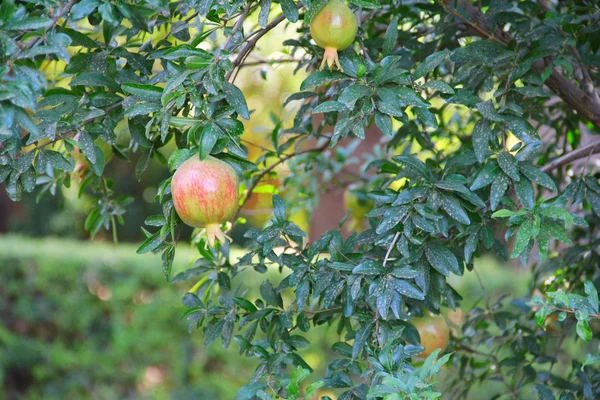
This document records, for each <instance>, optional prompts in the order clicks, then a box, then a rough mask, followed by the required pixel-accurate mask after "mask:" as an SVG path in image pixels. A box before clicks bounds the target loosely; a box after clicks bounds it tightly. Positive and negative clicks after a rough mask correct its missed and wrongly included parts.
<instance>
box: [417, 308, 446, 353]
mask: <svg viewBox="0 0 600 400" xmlns="http://www.w3.org/2000/svg"><path fill="white" fill-rule="evenodd" d="M413 325H414V326H415V328H417V331H418V332H419V337H420V338H421V346H423V347H425V350H423V352H422V353H421V354H419V356H418V358H422V359H425V358H427V357H428V356H429V355H430V354H431V353H433V351H434V350H436V349H442V351H444V349H445V348H446V346H448V342H449V341H450V327H449V326H448V323H447V322H446V319H445V318H444V317H443V316H441V315H434V314H430V315H426V316H424V317H422V318H416V319H415V320H414V321H413Z"/></svg>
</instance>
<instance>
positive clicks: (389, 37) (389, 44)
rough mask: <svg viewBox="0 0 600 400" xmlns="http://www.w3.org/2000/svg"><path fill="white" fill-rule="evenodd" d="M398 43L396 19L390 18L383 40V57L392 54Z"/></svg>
mask: <svg viewBox="0 0 600 400" xmlns="http://www.w3.org/2000/svg"><path fill="white" fill-rule="evenodd" d="M396 42H398V17H396V16H395V17H394V18H392V20H391V21H390V23H389V25H388V27H387V29H386V30H385V36H384V38H383V55H384V56H389V55H390V54H392V53H393V52H394V49H395V48H396Z"/></svg>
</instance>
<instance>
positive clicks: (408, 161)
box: [392, 156, 434, 181]
mask: <svg viewBox="0 0 600 400" xmlns="http://www.w3.org/2000/svg"><path fill="white" fill-rule="evenodd" d="M392 159H393V160H394V161H396V162H397V163H399V164H401V165H402V166H403V167H404V168H405V170H407V171H408V172H410V173H411V174H413V175H417V176H418V177H421V178H424V179H427V180H430V181H433V180H434V178H433V175H432V174H431V171H430V170H429V168H427V166H426V165H425V163H424V162H423V161H421V160H419V159H418V158H417V157H414V156H394V157H392Z"/></svg>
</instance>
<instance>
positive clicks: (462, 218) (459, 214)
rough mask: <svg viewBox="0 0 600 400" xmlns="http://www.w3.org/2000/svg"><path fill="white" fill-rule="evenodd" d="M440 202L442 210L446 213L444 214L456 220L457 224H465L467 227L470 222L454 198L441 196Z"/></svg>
mask: <svg viewBox="0 0 600 400" xmlns="http://www.w3.org/2000/svg"><path fill="white" fill-rule="evenodd" d="M441 202H442V208H443V209H444V211H446V213H447V214H448V215H449V216H450V217H452V218H454V219H455V220H457V221H458V222H460V223H463V224H466V225H469V224H470V223H471V220H470V219H469V216H468V215H467V212H466V211H465V209H464V208H463V207H462V205H461V204H460V201H458V199H457V198H456V197H454V196H449V195H446V194H442V195H441Z"/></svg>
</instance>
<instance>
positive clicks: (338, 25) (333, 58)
mask: <svg viewBox="0 0 600 400" xmlns="http://www.w3.org/2000/svg"><path fill="white" fill-rule="evenodd" d="M357 31H358V21H357V19H356V16H355V15H354V13H353V12H352V10H350V8H348V6H346V5H345V4H344V3H343V1H341V0H332V1H330V2H329V3H327V4H326V5H325V6H324V7H323V8H321V10H319V12H318V13H317V14H316V15H315V16H314V18H313V19H312V21H311V23H310V34H311V35H312V38H313V39H314V40H315V42H317V44H318V45H319V46H320V47H322V48H323V49H325V54H324V55H323V61H322V62H321V69H323V67H324V66H325V64H327V66H329V68H330V69H331V68H333V66H334V65H336V66H337V67H338V68H339V69H340V70H342V67H341V66H340V64H339V60H338V50H344V49H346V48H348V47H349V46H350V45H351V44H352V42H354V38H355V37H356V32H357Z"/></svg>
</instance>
